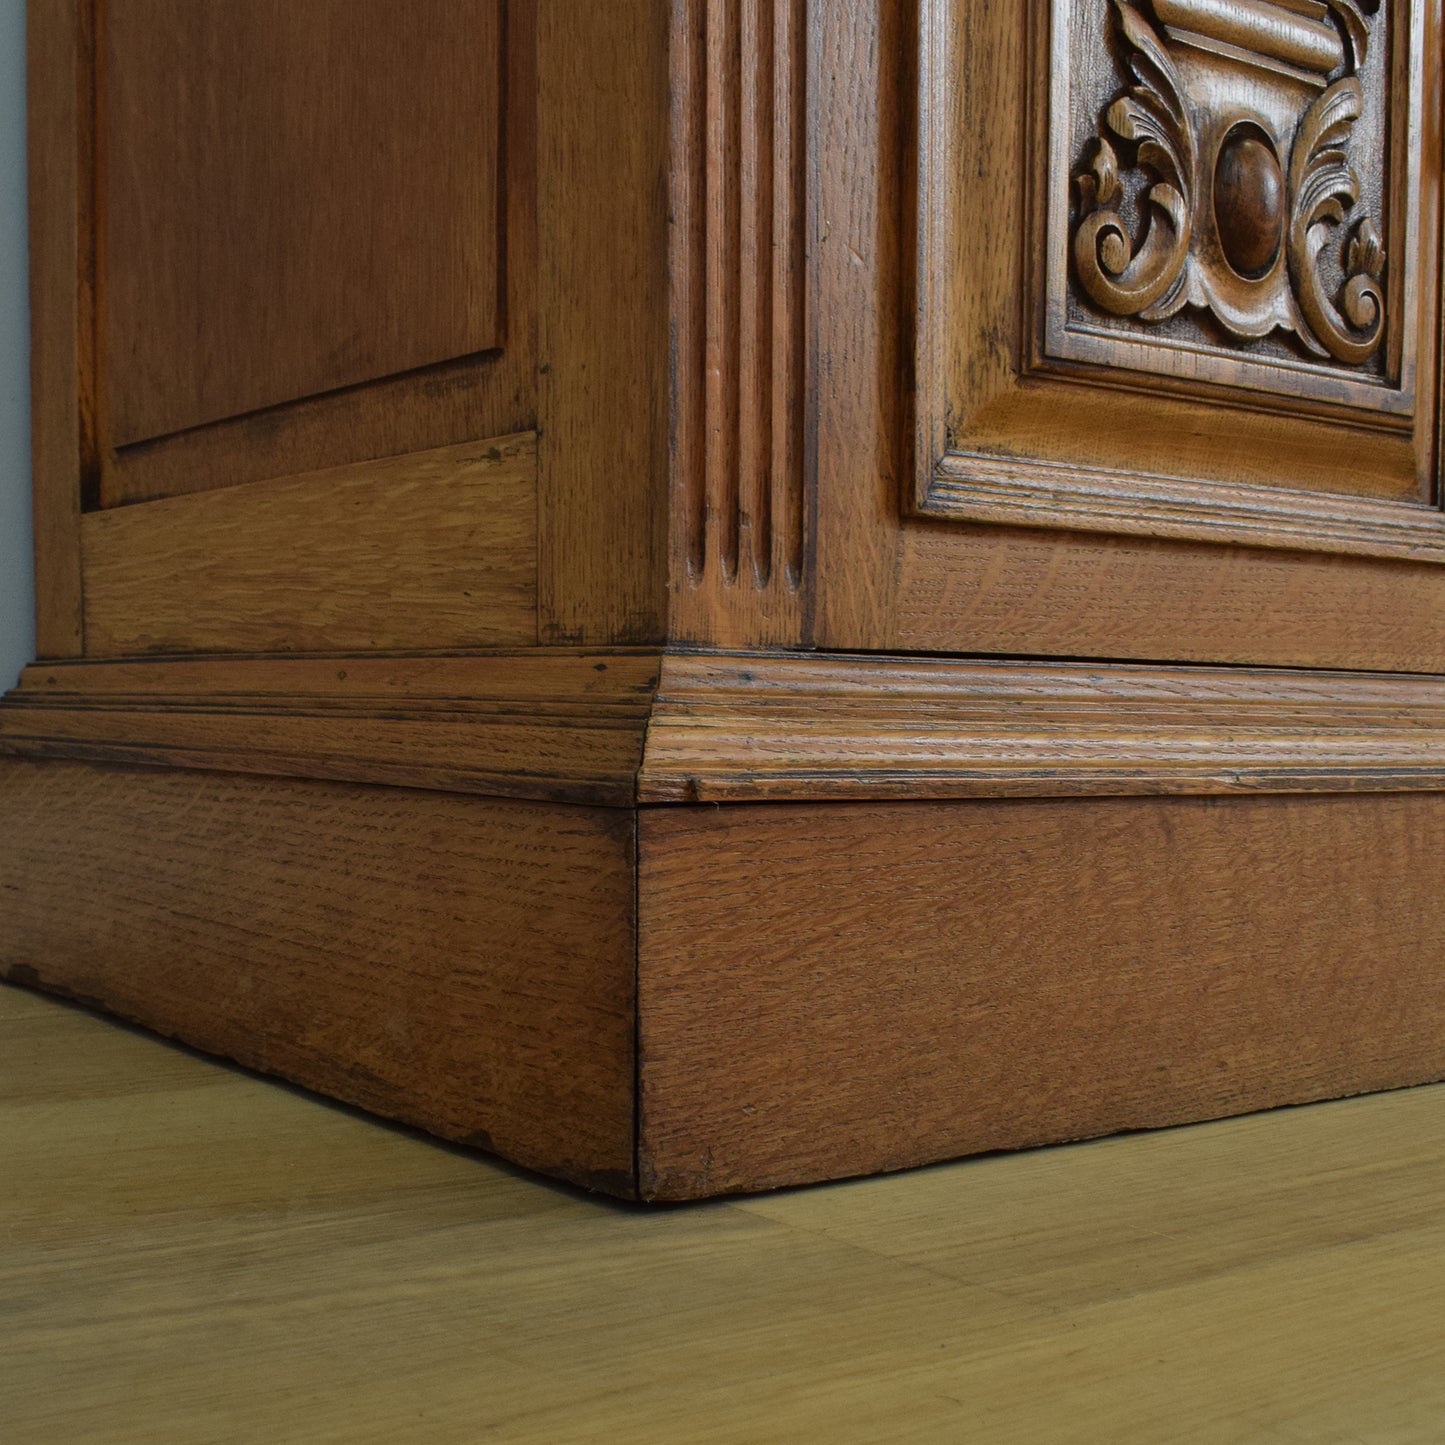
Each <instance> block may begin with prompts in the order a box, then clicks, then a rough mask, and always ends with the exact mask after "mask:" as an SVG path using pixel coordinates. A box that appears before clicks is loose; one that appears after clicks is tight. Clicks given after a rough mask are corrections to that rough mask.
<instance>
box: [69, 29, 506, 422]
mask: <svg viewBox="0 0 1445 1445" xmlns="http://www.w3.org/2000/svg"><path fill="white" fill-rule="evenodd" d="M501 27H502V18H501V6H500V4H499V0H411V3H410V4H408V5H406V6H389V5H386V4H380V3H377V0H310V3H308V4H306V5H301V6H297V5H290V4H286V3H278V0H231V3H230V4H228V5H225V6H212V5H194V4H188V3H185V0H108V3H107V4H106V5H105V6H103V7H102V9H101V11H100V19H99V26H98V29H99V35H98V50H97V58H98V63H99V67H100V81H101V83H100V87H99V89H98V93H97V99H98V107H99V140H100V144H101V145H102V147H103V149H102V152H101V156H100V160H101V165H100V185H101V194H102V196H103V197H104V202H105V204H104V213H103V220H102V226H101V230H100V241H101V245H100V255H101V259H102V264H103V273H102V274H103V280H104V283H105V284H104V287H103V290H102V294H101V300H102V307H101V319H102V323H103V327H104V341H105V346H106V352H107V357H108V362H109V364H108V366H107V368H106V384H107V390H106V399H107V402H108V407H109V423H110V425H109V433H110V439H111V440H112V442H113V443H114V444H115V445H117V446H123V445H125V444H127V443H131V442H136V441H142V440H146V439H149V438H153V437H157V436H163V435H166V434H169V433H172V432H178V431H182V430H186V429H188V428H192V427H196V426H200V425H203V424H205V423H207V422H212V421H216V420H219V419H221V418H224V417H232V416H237V415H240V414H242V413H246V412H251V411H256V410H258V409H260V408H262V407H268V406H275V405H278V404H281V403H285V402H291V401H295V400H297V399H299V398H302V397H307V396H314V395H316V394H317V393H319V392H325V391H331V390H334V389H336V388H338V387H343V386H353V385H356V384H358V383H361V382H366V381H372V380H375V379H376V378H379V377H386V376H393V375H396V374H397V373H400V372H405V371H410V370H413V369H415V368H418V367H422V366H429V365H435V364H437V363H439V362H445V361H450V360H452V359H454V358H456V357H460V356H467V355H470V354H472V353H476V352H480V351H485V350H488V349H491V348H495V347H497V346H498V345H500V343H501V340H502V326H501V316H500V308H499V305H498V300H499V287H500V279H501V264H502V259H501V230H500V215H501V202H500V150H501V109H500V96H501V73H500V72H501V55H502V46H501Z"/></svg>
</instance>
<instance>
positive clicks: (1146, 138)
mask: <svg viewBox="0 0 1445 1445" xmlns="http://www.w3.org/2000/svg"><path fill="white" fill-rule="evenodd" d="M1113 7H1114V10H1115V12H1116V14H1117V17H1118V29H1119V31H1120V41H1121V45H1120V49H1121V50H1122V52H1123V53H1124V54H1125V56H1126V59H1127V66H1128V69H1129V71H1130V72H1132V75H1133V81H1132V83H1131V84H1130V85H1129V86H1128V88H1127V89H1126V90H1124V91H1123V92H1122V93H1121V94H1119V95H1118V96H1117V97H1115V98H1114V100H1113V101H1112V102H1111V103H1110V104H1109V106H1108V108H1107V109H1106V111H1105V112H1104V115H1103V116H1102V118H1101V119H1100V122H1099V126H1098V130H1097V132H1096V134H1095V135H1094V137H1093V138H1092V140H1091V142H1090V144H1089V152H1090V158H1089V161H1088V164H1087V166H1086V168H1085V169H1083V170H1082V171H1081V172H1079V173H1078V174H1077V175H1076V177H1075V179H1076V183H1077V186H1078V189H1079V193H1080V207H1079V217H1078V221H1077V223H1076V226H1075V231H1074V244H1073V254H1074V263H1075V267H1076V270H1077V275H1078V281H1079V284H1080V285H1081V286H1082V288H1083V290H1084V291H1085V292H1087V293H1088V296H1089V297H1090V299H1091V300H1092V301H1093V302H1094V303H1095V304H1096V305H1098V306H1100V307H1101V308H1103V310H1105V311H1107V312H1109V313H1111V314H1113V315H1115V316H1129V317H1137V318H1138V319H1139V320H1140V321H1142V322H1146V323H1153V322H1160V321H1167V320H1168V319H1169V318H1171V317H1173V316H1175V315H1177V314H1178V313H1179V312H1180V311H1182V310H1184V308H1185V307H1194V308H1197V309H1200V310H1207V311H1209V312H1211V313H1212V314H1213V316H1214V318H1215V320H1217V321H1218V322H1219V324H1220V325H1221V326H1222V327H1223V329H1224V330H1225V332H1227V333H1228V335H1229V336H1230V337H1233V338H1239V339H1243V340H1258V339H1260V338H1261V337H1265V336H1268V335H1270V333H1272V332H1274V331H1276V330H1279V331H1286V332H1290V333H1293V334H1294V335H1295V336H1296V337H1297V338H1298V339H1299V341H1300V343H1301V344H1302V345H1303V347H1304V349H1305V350H1306V351H1307V352H1309V353H1311V354H1313V355H1314V356H1316V357H1320V358H1332V359H1333V360H1335V361H1336V362H1340V363H1343V364H1345V365H1349V366H1358V365H1360V364H1362V363H1364V362H1365V361H1367V360H1369V358H1370V357H1371V356H1372V355H1373V354H1374V353H1375V351H1376V350H1377V349H1378V348H1379V346H1380V343H1381V341H1382V339H1383V337H1384V331H1385V320H1386V305H1385V295H1384V285H1385V283H1384V281H1383V276H1384V269H1385V250H1384V245H1383V243H1382V241H1381V239H1380V234H1379V230H1378V227H1377V224H1376V220H1375V218H1374V217H1372V216H1371V215H1370V213H1369V209H1368V206H1366V205H1363V204H1361V186H1360V178H1359V176H1358V174H1357V173H1356V169H1355V163H1354V158H1353V156H1352V153H1351V135H1352V132H1353V130H1354V126H1355V122H1356V121H1358V120H1359V118H1360V116H1361V114H1362V112H1363V109H1364V103H1365V98H1364V92H1363V88H1362V84H1361V79H1360V74H1359V70H1360V66H1361V65H1362V64H1363V63H1364V61H1365V59H1366V57H1367V54H1368V48H1369V44H1370V39H1371V33H1372V26H1373V25H1374V23H1375V17H1374V16H1373V15H1367V14H1366V13H1365V10H1364V9H1363V8H1362V6H1361V4H1360V3H1359V0H1322V3H1318V4H1315V3H1312V0H1310V3H1306V4H1299V3H1295V4H1283V3H1278V0H1153V6H1152V10H1153V18H1155V19H1157V21H1158V22H1159V24H1158V28H1157V29H1156V28H1155V26H1154V25H1152V24H1151V23H1150V18H1151V17H1150V15H1149V13H1148V10H1149V7H1148V5H1147V0H1145V3H1141V4H1140V5H1138V6H1136V5H1134V4H1131V3H1130V0H1113ZM1369 8H1370V9H1371V10H1372V11H1373V10H1376V9H1377V8H1378V0H1375V3H1374V4H1371V5H1370V6H1369ZM1121 148H1122V149H1123V150H1124V151H1125V153H1126V154H1127V155H1128V156H1130V158H1131V163H1132V172H1133V173H1134V174H1135V175H1136V176H1137V177H1140V178H1142V179H1137V180H1135V182H1134V184H1133V186H1132V187H1131V185H1130V184H1129V183H1128V177H1129V175H1130V170H1129V169H1126V167H1125V166H1124V165H1123V163H1122V160H1121V156H1120V154H1119V152H1120V149H1121ZM1286 178H1287V179H1286ZM1379 189H1383V187H1379ZM1134 197H1137V201H1138V208H1139V210H1140V212H1141V213H1143V214H1145V215H1147V220H1145V221H1143V222H1142V225H1141V227H1140V228H1139V229H1141V230H1142V235H1141V236H1140V237H1139V238H1138V239H1136V237H1135V236H1134V235H1132V234H1131V227H1130V224H1129V220H1128V217H1127V215H1126V206H1127V205H1128V203H1129V202H1130V201H1131V199H1133V198H1134ZM1342 235H1343V236H1347V237H1348V240H1347V242H1346V243H1345V245H1344V247H1343V254H1342V255H1341V257H1340V258H1339V260H1340V262H1341V263H1342V264H1341V266H1340V271H1341V274H1340V286H1339V288H1338V289H1339V293H1340V294H1339V297H1338V298H1336V297H1335V296H1334V295H1333V294H1332V292H1333V291H1334V290H1335V289H1336V288H1335V287H1334V286H1333V285H1332V283H1331V281H1330V279H1329V276H1328V270H1329V267H1328V266H1327V263H1326V259H1325V254H1324V253H1325V251H1326V248H1327V246H1330V245H1333V246H1334V247H1335V249H1336V250H1339V249H1341V247H1340V243H1339V236H1342Z"/></svg>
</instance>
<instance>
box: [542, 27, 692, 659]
mask: <svg viewBox="0 0 1445 1445" xmlns="http://www.w3.org/2000/svg"><path fill="white" fill-rule="evenodd" d="M670 9H671V7H670V5H669V4H667V3H665V0H632V3H630V4H627V5H621V6H619V5H581V6H579V5H576V4H573V3H570V0H542V3H541V5H540V7H539V11H538V17H537V82H536V83H537V115H538V121H537V211H538V217H539V220H538V226H539V236H540V252H539V262H538V264H539V275H538V318H539V320H538V326H539V335H538V343H537V347H538V372H539V401H538V428H539V438H538V477H539V490H538V519H539V534H538V598H537V640H538V641H539V642H543V643H552V644H561V645H579V646H597V645H605V644H626V643H646V642H660V641H662V639H663V638H664V636H665V634H666V626H667V482H668V443H667V368H668V344H669V337H668V286H667V256H668V218H667V208H666V200H665V194H664V186H665V183H666V176H667V157H668V59H667V33H668V16H669V11H670Z"/></svg>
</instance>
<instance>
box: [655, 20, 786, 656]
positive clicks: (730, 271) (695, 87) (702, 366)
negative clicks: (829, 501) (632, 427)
mask: <svg viewBox="0 0 1445 1445" xmlns="http://www.w3.org/2000/svg"><path fill="white" fill-rule="evenodd" d="M670 38H671V46H672V57H671V58H672V66H673V96H672V107H673V108H672V125H673V154H672V175H671V184H670V209H671V215H672V221H673V251H672V275H671V284H672V298H671V306H672V318H673V319H672V330H673V356H672V362H671V372H672V374H671V389H672V398H671V400H672V473H673V476H672V482H673V496H672V506H671V511H672V557H671V565H672V575H673V578H674V579H675V582H674V588H673V593H672V599H671V613H670V636H671V637H673V638H674V639H678V640H684V641H707V642H713V643H717V644H721V645H723V646H728V645H746V644H750V643H751V644H760V643H763V644H766V643H775V644H780V645H784V646H786V645H789V644H793V643H795V642H796V641H798V640H799V639H800V638H801V637H802V635H803V627H804V597H805V586H806V583H805V573H806V568H807V536H806V531H807V505H808V503H807V491H808V456H807V453H808V449H809V440H808V430H809V425H808V419H809V416H810V407H809V399H808V396H807V324H806V323H807V318H806V308H805V298H806V289H807V287H806V278H807V256H808V243H807V242H808V230H807V228H808V216H807V203H808V165H807V159H808V158H807V137H808V128H809V115H808V105H807V101H808V88H807V80H808V77H807V58H808V43H807V14H806V6H805V5H804V4H803V3H802V0H764V3H762V4H760V5H743V6H737V5H733V4H731V3H728V0H688V3H685V4H681V5H678V6H677V7H675V12H674V22H673V29H672V34H671V37H670Z"/></svg>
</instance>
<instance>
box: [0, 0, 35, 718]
mask: <svg viewBox="0 0 1445 1445" xmlns="http://www.w3.org/2000/svg"><path fill="white" fill-rule="evenodd" d="M29 328H30V306H29V300H28V291H27V282H26V264H25V0H0V690H3V689H4V688H7V687H9V686H10V685H11V683H13V682H14V680H15V674H16V673H18V672H19V671H20V669H21V667H23V666H24V664H25V663H27V662H29V661H30V659H31V658H32V657H33V656H34V655H35V605H34V594H33V591H32V589H33V586H34V580H33V579H34V567H33V563H32V561H31V553H30V378H29V368H30V330H29Z"/></svg>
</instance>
